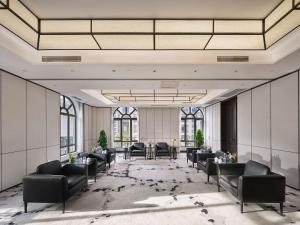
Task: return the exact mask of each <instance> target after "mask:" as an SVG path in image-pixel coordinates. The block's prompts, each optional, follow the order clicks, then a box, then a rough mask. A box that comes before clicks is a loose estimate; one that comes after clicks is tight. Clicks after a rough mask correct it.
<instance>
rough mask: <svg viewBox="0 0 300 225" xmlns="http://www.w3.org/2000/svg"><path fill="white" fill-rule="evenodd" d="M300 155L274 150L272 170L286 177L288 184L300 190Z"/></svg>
mask: <svg viewBox="0 0 300 225" xmlns="http://www.w3.org/2000/svg"><path fill="white" fill-rule="evenodd" d="M299 165H300V164H299V154H298V153H293V152H285V151H277V150H274V149H273V150H272V170H273V171H274V172H275V173H279V174H282V175H284V176H286V183H287V185H290V186H292V187H296V188H299Z"/></svg>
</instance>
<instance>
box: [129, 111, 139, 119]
mask: <svg viewBox="0 0 300 225" xmlns="http://www.w3.org/2000/svg"><path fill="white" fill-rule="evenodd" d="M130 117H131V118H137V117H138V113H137V111H136V110H135V111H134V112H133V113H132V114H131V115H130Z"/></svg>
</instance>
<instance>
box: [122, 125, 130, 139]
mask: <svg viewBox="0 0 300 225" xmlns="http://www.w3.org/2000/svg"><path fill="white" fill-rule="evenodd" d="M122 136H123V137H122V139H123V140H122V141H130V120H122Z"/></svg>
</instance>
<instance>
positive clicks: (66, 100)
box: [65, 98, 72, 108]
mask: <svg viewBox="0 0 300 225" xmlns="http://www.w3.org/2000/svg"><path fill="white" fill-rule="evenodd" d="M71 104H72V103H71V102H70V100H69V99H68V98H65V107H66V108H69V107H70V105H71Z"/></svg>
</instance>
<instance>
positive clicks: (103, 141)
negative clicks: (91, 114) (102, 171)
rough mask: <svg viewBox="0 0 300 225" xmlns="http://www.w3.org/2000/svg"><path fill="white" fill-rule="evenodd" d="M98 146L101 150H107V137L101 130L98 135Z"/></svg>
mask: <svg viewBox="0 0 300 225" xmlns="http://www.w3.org/2000/svg"><path fill="white" fill-rule="evenodd" d="M98 144H99V145H100V146H101V148H102V149H103V150H105V149H107V136H106V133H105V131H104V130H101V131H100V133H99V139H98Z"/></svg>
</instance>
